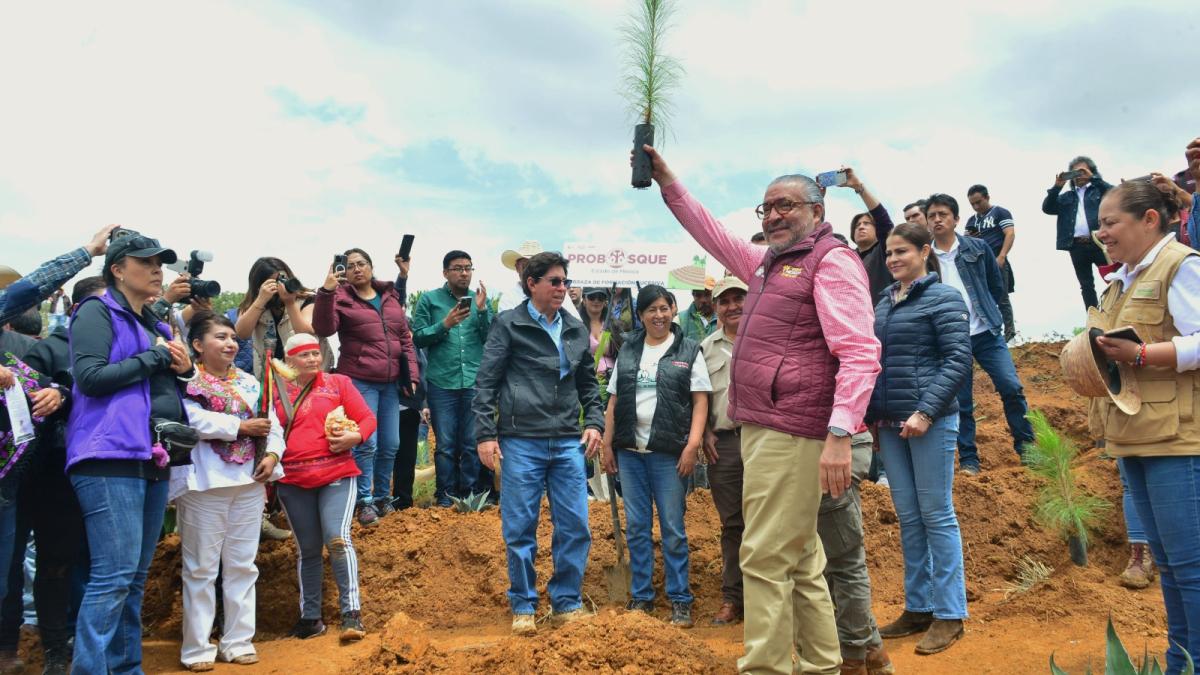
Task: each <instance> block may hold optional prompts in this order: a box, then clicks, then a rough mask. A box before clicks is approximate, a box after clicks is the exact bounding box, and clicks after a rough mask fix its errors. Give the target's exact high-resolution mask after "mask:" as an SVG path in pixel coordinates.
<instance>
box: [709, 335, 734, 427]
mask: <svg viewBox="0 0 1200 675" xmlns="http://www.w3.org/2000/svg"><path fill="white" fill-rule="evenodd" d="M700 348H701V349H702V350H703V351H704V362H705V363H706V364H707V365H708V377H709V379H710V380H712V405H710V406H709V408H708V424H709V428H711V429H712V430H713V431H732V430H734V429H737V428H739V427H740V426H741V425H740V424H738V423H737V422H734V421H733V420H731V419H729V372H730V371H731V370H732V366H731V363H732V362H733V338H731V337H729V336H727V335H725V331H724V330H718V331H717V332H715V333H713V334H712V335H709V336H708V337H707V338H705V339H704V342H701V343H700Z"/></svg>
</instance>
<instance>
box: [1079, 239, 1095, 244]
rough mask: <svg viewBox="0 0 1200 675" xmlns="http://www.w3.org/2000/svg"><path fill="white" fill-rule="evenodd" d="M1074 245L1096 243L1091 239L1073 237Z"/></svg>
mask: <svg viewBox="0 0 1200 675" xmlns="http://www.w3.org/2000/svg"><path fill="white" fill-rule="evenodd" d="M1075 243H1076V244H1094V243H1096V242H1094V241H1093V240H1092V238H1091V237H1075Z"/></svg>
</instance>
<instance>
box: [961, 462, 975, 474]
mask: <svg viewBox="0 0 1200 675" xmlns="http://www.w3.org/2000/svg"><path fill="white" fill-rule="evenodd" d="M958 472H959V473H961V474H962V475H964V476H978V475H979V465H978V464H960V465H959V466H958Z"/></svg>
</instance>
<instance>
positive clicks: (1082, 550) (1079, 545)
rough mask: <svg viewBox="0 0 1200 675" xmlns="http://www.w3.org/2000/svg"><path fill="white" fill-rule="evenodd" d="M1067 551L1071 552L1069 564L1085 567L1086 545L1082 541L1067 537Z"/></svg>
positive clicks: (1077, 538)
mask: <svg viewBox="0 0 1200 675" xmlns="http://www.w3.org/2000/svg"><path fill="white" fill-rule="evenodd" d="M1067 550H1068V551H1070V552H1071V562H1073V563H1075V564H1076V565H1078V566H1080V567H1087V564H1088V561H1087V544H1085V543H1083V539H1081V538H1079V537H1078V536H1075V535H1072V536H1070V537H1067Z"/></svg>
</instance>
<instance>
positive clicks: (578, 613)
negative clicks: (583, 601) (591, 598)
mask: <svg viewBox="0 0 1200 675" xmlns="http://www.w3.org/2000/svg"><path fill="white" fill-rule="evenodd" d="M591 615H592V613H591V612H589V611H587V610H586V609H584V608H582V607H579V608H578V609H573V610H571V611H569V612H554V613H553V614H551V615H550V618H551V619H553V620H554V622H555V623H557V624H558V625H560V626H563V625H566V624H568V623H572V622H574V621H579V620H580V619H586V618H588V617H589V616H591Z"/></svg>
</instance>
